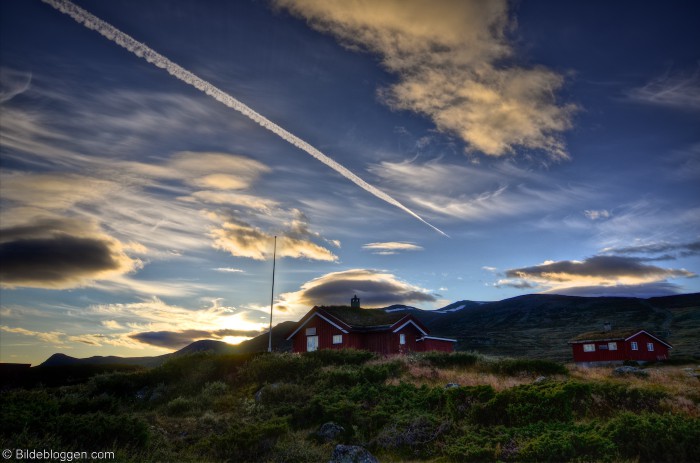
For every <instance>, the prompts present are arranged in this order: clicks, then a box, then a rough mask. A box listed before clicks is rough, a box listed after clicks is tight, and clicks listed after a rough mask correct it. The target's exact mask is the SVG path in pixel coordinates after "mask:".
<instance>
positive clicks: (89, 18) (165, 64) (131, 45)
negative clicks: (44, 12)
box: [42, 0, 448, 236]
mask: <svg viewBox="0 0 700 463" xmlns="http://www.w3.org/2000/svg"><path fill="white" fill-rule="evenodd" d="M42 1H43V2H44V3H47V4H49V5H51V6H52V7H54V8H55V9H57V10H58V11H60V12H61V13H65V14H67V15H68V16H70V17H71V18H73V19H74V20H75V21H77V22H78V23H80V24H83V25H84V26H85V27H87V28H88V29H92V30H94V31H96V32H98V33H99V34H101V35H103V36H104V37H106V38H107V39H109V40H111V41H112V42H114V43H116V44H117V45H119V46H121V47H123V48H126V49H127V50H128V51H130V52H131V53H133V54H134V55H136V56H138V57H139V58H143V59H145V60H146V61H148V62H149V63H151V64H153V65H155V66H158V67H159V68H163V69H165V70H166V71H168V73H169V74H170V75H172V76H173V77H176V78H178V79H180V80H181V81H183V82H185V83H187V84H189V85H191V86H193V87H195V88H196V89H197V90H200V91H202V92H204V93H206V94H207V95H209V96H211V97H213V98H214V99H216V100H217V101H219V102H220V103H223V104H225V105H226V106H228V107H229V108H231V109H235V110H236V111H238V112H239V113H241V114H243V115H244V116H246V117H248V118H249V119H251V120H253V121H255V122H256V123H257V124H259V125H260V126H262V127H264V128H266V129H267V130H269V131H270V132H272V133H274V134H275V135H277V136H279V137H280V138H282V139H283V140H285V141H287V142H288V143H291V144H292V145H294V146H296V147H297V148H299V149H301V150H303V151H306V152H307V153H308V154H310V155H311V156H313V157H315V158H316V159H318V160H319V161H321V162H322V163H324V164H325V165H327V166H328V167H330V168H331V169H333V170H334V171H336V172H338V173H339V174H340V175H342V176H343V177H345V178H347V179H348V180H350V181H351V182H353V183H354V184H355V185H357V186H359V187H360V188H362V189H363V190H365V191H367V192H369V193H371V194H373V195H374V196H376V197H377V198H379V199H382V200H384V201H386V202H387V203H389V204H391V205H392V206H396V207H398V208H399V209H401V210H403V211H405V212H408V213H409V214H411V215H412V216H413V217H415V218H416V219H418V220H420V221H421V222H423V223H424V224H426V225H428V226H429V227H430V228H432V229H433V230H435V231H437V232H438V233H440V234H441V235H444V236H448V235H447V234H446V233H445V232H443V231H442V230H440V229H439V228H437V227H435V226H434V225H432V224H430V223H428V222H427V221H425V220H424V219H423V218H422V217H420V216H419V215H418V214H416V213H415V212H413V211H412V210H410V209H409V208H407V207H406V206H404V205H403V204H401V203H400V202H399V201H397V200H396V199H394V198H392V197H391V196H389V195H388V194H386V193H384V192H383V191H382V190H380V189H379V188H376V187H374V186H372V185H370V184H369V183H367V182H365V181H364V180H362V179H361V178H360V177H358V176H357V175H355V174H353V173H352V172H350V171H349V170H348V169H347V168H346V167H344V166H342V165H340V164H338V163H337V162H336V161H334V160H333V159H331V158H329V157H328V156H326V155H325V154H323V153H322V152H320V151H319V150H317V149H316V148H314V147H313V146H311V145H310V144H308V143H307V142H305V141H304V140H302V139H301V138H299V137H297V136H296V135H293V134H291V133H289V132H287V131H286V130H285V129H283V128H282V127H280V126H279V125H277V124H275V123H274V122H272V121H271V120H269V119H268V118H266V117H265V116H263V115H261V114H259V113H257V112H255V111H254V110H253V109H251V108H250V107H248V106H246V105H245V104H243V103H241V102H240V101H238V100H237V99H235V98H234V97H232V96H231V95H229V94H228V93H226V92H224V91H222V90H220V89H218V88H217V87H215V86H214V85H212V84H210V83H209V82H207V81H206V80H204V79H201V78H199V77H197V76H196V75H194V74H192V73H191V72H190V71H188V70H187V69H184V68H183V67H181V66H179V65H177V64H175V63H173V62H172V61H170V60H169V59H168V58H166V57H165V56H163V55H161V54H160V53H158V52H156V51H155V50H153V49H152V48H150V47H148V46H147V45H145V44H143V43H141V42H139V41H137V40H135V39H134V38H133V37H131V36H130V35H127V34H125V33H124V32H122V31H120V30H119V29H117V28H116V27H114V26H112V25H111V24H109V23H106V22H105V21H103V20H101V19H100V18H98V17H97V16H95V15H93V14H92V13H89V12H87V11H85V10H84V9H82V8H80V7H79V6H77V5H75V4H73V3H71V2H69V1H68V0H42Z"/></svg>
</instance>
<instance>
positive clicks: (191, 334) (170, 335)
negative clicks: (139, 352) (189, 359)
mask: <svg viewBox="0 0 700 463" xmlns="http://www.w3.org/2000/svg"><path fill="white" fill-rule="evenodd" d="M259 334H260V331H258V330H236V329H223V330H213V331H206V330H183V331H147V332H143V333H134V334H130V335H129V338H131V339H134V340H136V341H138V342H141V343H144V344H150V345H153V346H157V347H163V348H167V349H180V348H182V347H185V346H187V345H189V344H191V343H193V342H194V341H197V340H200V339H216V340H220V339H223V338H226V337H244V338H252V337H254V336H257V335H259Z"/></svg>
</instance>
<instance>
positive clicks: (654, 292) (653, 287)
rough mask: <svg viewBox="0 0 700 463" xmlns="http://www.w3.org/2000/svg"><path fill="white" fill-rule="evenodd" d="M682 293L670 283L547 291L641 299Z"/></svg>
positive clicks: (680, 288) (568, 294)
mask: <svg viewBox="0 0 700 463" xmlns="http://www.w3.org/2000/svg"><path fill="white" fill-rule="evenodd" d="M682 292H683V288H682V287H681V286H679V285H676V284H674V283H668V282H656V283H645V284H641V285H615V286H574V287H571V288H557V289H552V290H549V291H545V293H555V294H561V295H564V296H585V297H606V296H607V297H639V298H649V297H659V296H672V295H674V294H679V293H682Z"/></svg>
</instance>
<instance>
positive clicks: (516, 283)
mask: <svg viewBox="0 0 700 463" xmlns="http://www.w3.org/2000/svg"><path fill="white" fill-rule="evenodd" d="M494 286H495V287H496V288H517V289H533V288H537V285H533V284H532V283H528V282H527V281H523V280H499V281H498V282H496V284H495V285H494Z"/></svg>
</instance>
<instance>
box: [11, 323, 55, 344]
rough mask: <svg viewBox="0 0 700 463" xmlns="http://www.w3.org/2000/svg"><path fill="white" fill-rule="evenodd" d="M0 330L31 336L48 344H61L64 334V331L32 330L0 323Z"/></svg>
mask: <svg viewBox="0 0 700 463" xmlns="http://www.w3.org/2000/svg"><path fill="white" fill-rule="evenodd" d="M0 330H2V331H5V332H7V333H17V334H21V335H23V336H31V337H34V338H37V339H40V340H41V341H44V342H47V343H49V344H62V343H63V337H64V336H65V333H62V332H60V331H48V332H46V331H32V330H27V329H24V328H20V327H15V328H12V327H9V326H5V325H0Z"/></svg>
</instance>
